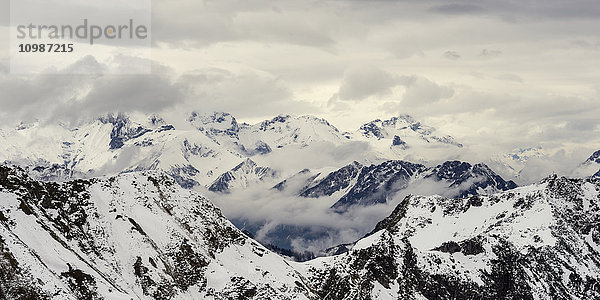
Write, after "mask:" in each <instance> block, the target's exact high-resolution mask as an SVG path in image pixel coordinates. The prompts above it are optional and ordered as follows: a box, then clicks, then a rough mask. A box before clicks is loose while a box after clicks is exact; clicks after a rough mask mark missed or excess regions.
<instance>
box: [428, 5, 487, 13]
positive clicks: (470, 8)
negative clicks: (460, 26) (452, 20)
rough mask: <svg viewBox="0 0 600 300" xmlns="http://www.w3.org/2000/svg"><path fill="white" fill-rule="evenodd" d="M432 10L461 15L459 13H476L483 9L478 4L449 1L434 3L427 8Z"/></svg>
mask: <svg viewBox="0 0 600 300" xmlns="http://www.w3.org/2000/svg"><path fill="white" fill-rule="evenodd" d="M429 10H430V11H432V12H436V13H441V14H451V15H454V14H456V15H461V14H476V13H481V12H484V11H485V9H484V8H483V7H481V6H479V5H474V4H468V3H449V4H440V5H435V6H433V7H431V8H430V9H429Z"/></svg>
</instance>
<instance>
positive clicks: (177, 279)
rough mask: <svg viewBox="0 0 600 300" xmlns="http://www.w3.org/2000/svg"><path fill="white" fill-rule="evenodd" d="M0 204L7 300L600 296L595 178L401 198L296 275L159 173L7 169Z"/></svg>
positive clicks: (2, 285)
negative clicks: (43, 174) (63, 177)
mask: <svg viewBox="0 0 600 300" xmlns="http://www.w3.org/2000/svg"><path fill="white" fill-rule="evenodd" d="M350 173H351V172H350ZM0 198H1V201H0V224H1V225H2V226H0V251H1V253H2V255H0V269H1V272H0V276H1V278H2V280H1V281H0V295H2V296H3V297H4V298H7V299H18V298H35V299H357V300H358V299H595V298H598V297H600V290H598V288H597V287H598V280H600V278H599V277H600V259H599V257H600V228H598V226H597V225H598V223H599V222H600V182H599V181H597V180H595V179H585V180H584V179H567V178H563V177H557V176H550V177H548V178H546V179H544V180H543V181H542V182H540V183H538V184H534V185H531V186H526V187H520V188H516V189H512V190H510V191H505V192H501V193H497V194H492V195H486V196H470V197H464V198H454V199H452V198H444V197H441V196H407V197H405V198H404V199H403V200H402V201H401V202H400V203H399V204H398V205H397V206H396V208H395V209H394V211H393V212H392V213H391V214H390V215H389V216H388V217H387V218H385V219H383V220H381V221H380V222H379V223H378V224H377V225H376V226H375V228H374V229H373V230H372V231H371V232H370V233H369V234H368V235H367V236H365V237H364V238H362V239H359V240H358V241H356V242H354V243H352V244H349V245H347V246H346V250H345V251H340V254H337V255H334V256H329V257H321V258H317V259H314V260H311V261H308V262H304V263H296V262H289V261H286V260H285V259H283V258H282V257H280V256H278V255H277V254H275V253H273V252H271V251H269V250H268V249H266V248H265V247H263V246H261V245H260V244H259V243H258V242H256V241H254V240H252V239H251V238H249V237H247V236H246V235H244V234H243V233H242V232H240V231H239V230H238V229H237V228H235V227H234V226H233V225H232V224H231V223H230V222H229V221H227V220H226V219H225V218H224V217H223V215H222V214H221V213H220V211H219V210H218V209H217V208H216V207H215V206H214V205H213V204H212V203H211V202H210V201H209V200H207V199H206V198H204V197H203V196H201V195H199V194H197V193H196V192H194V191H192V190H189V189H184V188H182V187H181V186H180V185H178V184H177V183H176V182H175V180H173V179H172V177H170V176H168V175H166V174H164V173H162V172H160V171H155V172H148V171H137V172H132V173H129V174H122V175H118V176H116V177H103V178H94V179H87V180H74V181H68V182H64V183H51V182H41V181H36V180H33V179H31V178H29V177H28V175H27V174H26V172H25V171H24V170H22V169H20V168H18V167H6V166H3V167H0Z"/></svg>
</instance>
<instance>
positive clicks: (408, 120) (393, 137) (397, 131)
mask: <svg viewBox="0 0 600 300" xmlns="http://www.w3.org/2000/svg"><path fill="white" fill-rule="evenodd" d="M358 135H359V136H361V137H364V138H367V139H376V140H378V141H380V140H381V141H382V142H379V143H383V144H382V146H385V147H388V148H389V147H392V148H393V147H394V146H400V147H399V148H400V149H401V150H407V149H409V148H411V147H414V146H419V145H421V144H432V143H433V144H447V145H452V146H455V147H458V148H462V147H463V145H462V144H460V143H458V142H456V141H455V140H454V138H453V137H452V136H450V135H438V134H437V130H436V129H435V128H434V127H431V126H428V125H425V124H423V123H421V122H419V121H417V120H416V119H415V118H413V117H412V116H410V115H406V114H405V115H399V116H398V117H392V118H390V119H387V120H381V119H375V120H373V121H371V122H368V123H365V124H363V125H362V126H361V127H360V128H359V130H358Z"/></svg>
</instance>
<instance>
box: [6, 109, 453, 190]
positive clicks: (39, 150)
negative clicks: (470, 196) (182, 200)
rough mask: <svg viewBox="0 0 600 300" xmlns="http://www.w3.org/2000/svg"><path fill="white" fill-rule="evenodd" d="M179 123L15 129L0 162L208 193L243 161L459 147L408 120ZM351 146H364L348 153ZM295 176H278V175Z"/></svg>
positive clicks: (125, 121)
mask: <svg viewBox="0 0 600 300" xmlns="http://www.w3.org/2000/svg"><path fill="white" fill-rule="evenodd" d="M186 120H187V122H186V123H185V125H184V126H182V127H181V128H176V127H175V126H173V125H172V124H170V123H167V122H165V121H164V120H163V119H162V118H160V117H158V116H156V115H151V116H138V115H136V116H127V115H124V114H116V115H107V116H104V117H101V118H98V119H97V120H94V121H92V122H87V123H86V122H84V123H82V124H80V125H78V126H73V125H65V124H59V125H55V124H45V123H40V122H34V123H31V124H20V125H19V126H17V127H16V128H13V129H4V130H2V131H0V144H1V146H0V150H1V151H0V161H9V162H12V163H15V164H19V165H21V166H23V167H26V168H28V169H29V170H30V171H31V172H32V174H35V175H36V176H37V177H38V178H40V179H46V180H52V179H54V180H61V179H68V178H72V177H75V178H85V177H90V176H103V175H114V174H118V173H121V172H128V171H134V170H135V171H139V170H163V171H165V172H167V173H169V174H171V175H172V176H174V177H175V178H176V179H177V180H178V182H179V183H180V184H181V185H182V186H184V187H192V186H197V185H199V186H204V187H209V186H211V185H212V184H213V183H214V181H215V180H217V178H218V177H219V176H221V175H222V174H224V173H226V172H228V171H230V170H231V169H233V168H234V167H236V166H237V165H239V164H240V163H242V162H243V161H245V160H246V159H247V158H251V159H252V160H253V161H254V163H257V164H258V166H259V167H270V168H274V169H282V168H283V167H282V164H281V163H280V162H278V161H279V160H280V159H279V158H280V157H281V155H282V153H284V151H285V155H287V154H288V153H290V152H294V153H296V152H298V153H301V154H302V155H304V156H310V155H313V154H315V153H319V152H322V151H321V150H322V148H323V147H328V148H334V149H335V147H340V148H341V149H339V151H334V152H335V153H330V156H338V157H339V156H340V154H339V153H340V152H344V151H345V152H344V153H348V152H350V153H351V154H350V155H349V156H348V157H342V158H341V159H340V160H341V161H343V162H350V161H352V160H353V159H360V160H361V163H369V162H381V161H384V160H387V159H401V158H404V157H405V156H407V155H409V154H410V153H411V152H410V151H409V150H408V149H409V148H411V147H414V148H419V149H420V150H419V151H422V150H423V148H425V147H424V146H423V145H422V144H430V145H434V146H435V147H439V146H440V145H441V146H442V147H443V146H447V147H454V148H458V147H459V146H461V145H460V144H458V143H456V142H455V141H454V139H453V138H452V137H450V136H441V137H439V136H437V135H435V132H436V131H435V129H433V128H431V127H428V126H425V125H422V124H421V123H420V122H417V121H415V120H414V119H412V118H411V117H410V116H401V117H400V118H398V117H394V118H392V119H390V120H386V121H381V120H375V121H373V122H369V123H367V124H365V125H363V126H361V127H360V129H358V130H357V131H356V132H354V133H347V132H346V133H342V132H340V131H339V130H338V129H337V128H336V127H334V126H333V125H331V124H330V123H329V122H327V121H326V120H324V119H320V118H317V117H313V116H299V117H291V116H287V115H281V116H277V117H275V118H273V119H271V120H266V121H263V122H259V123H257V124H254V125H249V124H246V123H238V122H237V120H236V119H235V118H234V117H233V116H231V115H230V114H227V113H209V114H200V113H196V112H193V113H191V114H190V115H189V117H187V118H186ZM357 145H363V146H362V148H360V147H359V149H358V150H356V151H354V152H355V153H352V151H351V150H352V149H353V147H355V146H357ZM403 151H404V152H403ZM269 154H271V155H269ZM436 159H437V158H436ZM341 161H336V160H335V159H332V161H330V162H327V163H325V162H324V161H320V162H319V165H321V166H323V165H325V166H328V167H341V166H343V163H342V162H341ZM301 169H302V168H299V169H297V170H296V169H294V168H290V170H278V171H282V175H285V174H286V172H287V173H290V172H293V173H295V172H297V171H299V170H301ZM253 179H256V178H253ZM241 180H250V178H243V179H241ZM250 181H252V180H250ZM234 185H235V184H234ZM238 185H239V184H238ZM242 186H243V185H242Z"/></svg>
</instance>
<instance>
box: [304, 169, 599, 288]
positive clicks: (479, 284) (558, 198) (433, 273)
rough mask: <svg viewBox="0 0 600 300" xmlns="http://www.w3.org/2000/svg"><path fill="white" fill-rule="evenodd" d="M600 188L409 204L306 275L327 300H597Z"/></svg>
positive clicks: (548, 182)
mask: <svg viewBox="0 0 600 300" xmlns="http://www.w3.org/2000/svg"><path fill="white" fill-rule="evenodd" d="M599 191H600V182H598V181H595V180H582V179H567V178H564V177H563V178H558V177H556V176H553V177H548V178H546V179H545V180H544V181H542V182H541V183H539V184H537V185H532V186H527V187H522V188H517V189H514V190H511V191H507V192H503V193H499V194H495V195H491V196H472V197H468V198H462V199H447V198H442V197H439V196H431V197H422V196H408V197H406V198H405V199H404V201H403V202H402V203H401V204H399V205H398V206H397V207H396V209H395V210H394V212H393V213H392V214H391V215H390V216H389V217H388V218H386V219H384V220H383V221H381V222H380V223H379V224H378V225H377V227H376V228H375V230H373V232H372V233H371V234H370V235H368V236H367V237H365V238H363V239H361V240H359V241H358V242H357V243H356V244H355V245H354V246H353V248H352V249H351V250H350V251H349V252H347V253H345V254H342V255H338V256H334V257H325V258H318V259H316V260H313V261H310V262H307V263H306V264H305V265H303V266H302V267H303V268H304V270H305V271H304V272H305V274H306V275H307V277H309V278H310V281H311V282H312V283H313V284H316V285H317V286H315V289H316V290H317V293H318V294H319V295H321V296H323V297H324V298H326V299H599V298H600V282H599V279H600V227H599V226H598V224H600V197H599Z"/></svg>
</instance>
